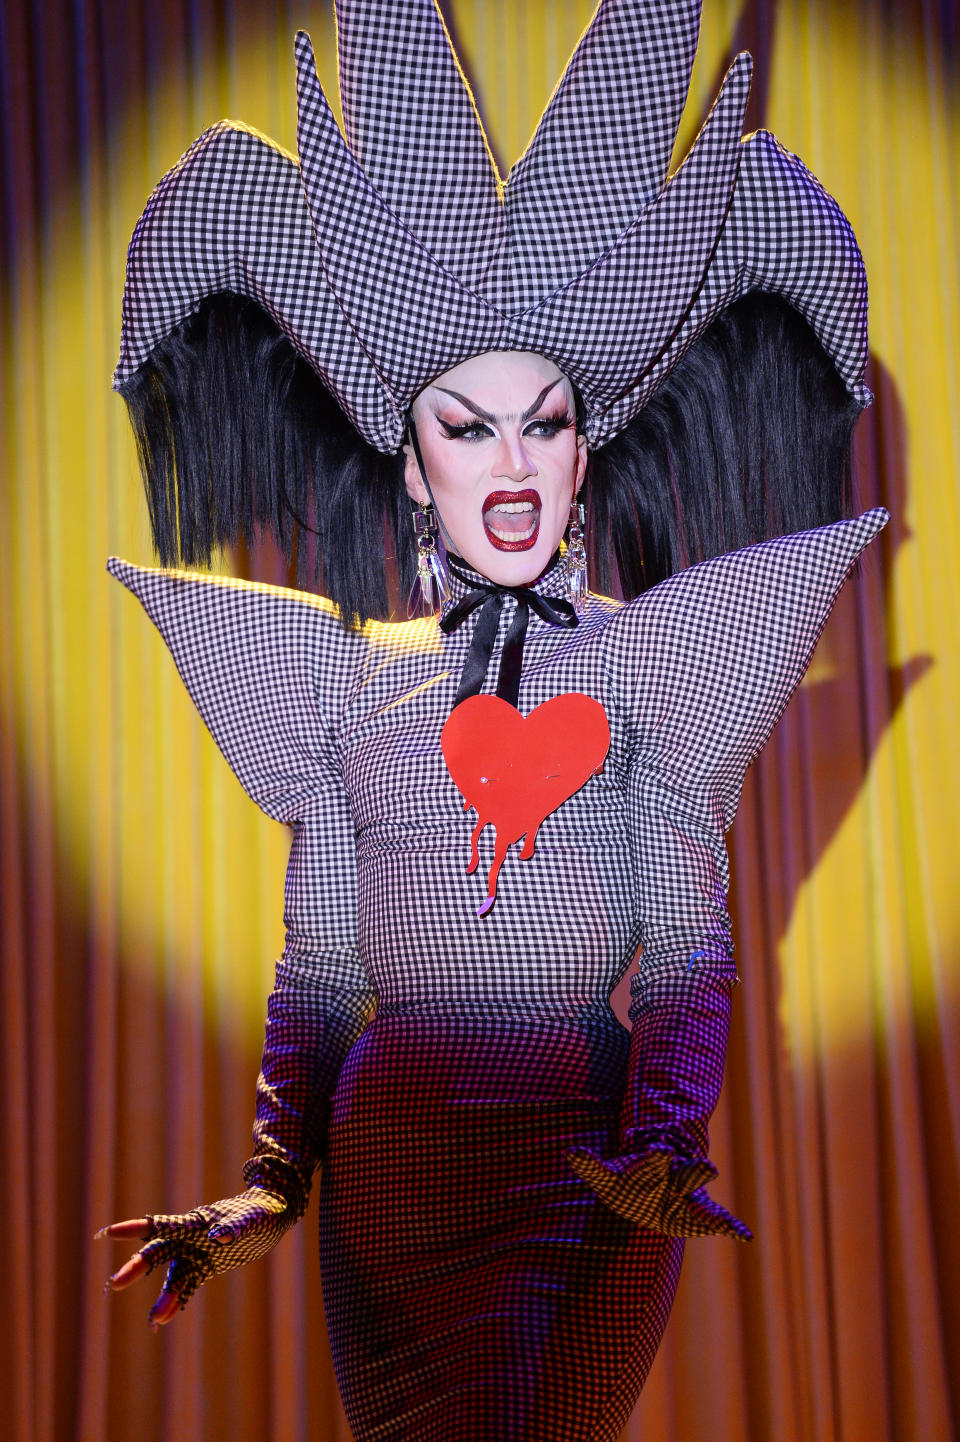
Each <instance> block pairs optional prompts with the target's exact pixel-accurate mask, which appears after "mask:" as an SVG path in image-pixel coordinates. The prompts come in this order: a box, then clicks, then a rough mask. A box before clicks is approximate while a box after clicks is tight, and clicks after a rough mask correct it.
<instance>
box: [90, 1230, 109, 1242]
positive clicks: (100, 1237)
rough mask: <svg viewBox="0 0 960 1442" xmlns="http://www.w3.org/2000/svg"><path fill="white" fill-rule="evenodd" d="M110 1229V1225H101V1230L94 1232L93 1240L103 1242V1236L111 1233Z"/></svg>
mask: <svg viewBox="0 0 960 1442" xmlns="http://www.w3.org/2000/svg"><path fill="white" fill-rule="evenodd" d="M109 1231H110V1228H109V1227H101V1228H100V1230H99V1232H94V1234H93V1240H94V1241H95V1242H101V1241H103V1238H104V1237H105V1236H107V1234H108V1233H109Z"/></svg>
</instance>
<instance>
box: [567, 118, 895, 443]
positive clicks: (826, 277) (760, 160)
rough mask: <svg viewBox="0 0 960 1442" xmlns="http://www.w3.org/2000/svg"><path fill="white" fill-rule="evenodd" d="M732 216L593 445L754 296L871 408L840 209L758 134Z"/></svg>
mask: <svg viewBox="0 0 960 1442" xmlns="http://www.w3.org/2000/svg"><path fill="white" fill-rule="evenodd" d="M740 151H741V155H740V170H739V174H738V177H737V188H736V190H735V192H734V197H733V202H732V204H731V206H730V213H729V215H728V216H727V219H726V223H725V224H724V227H723V231H722V233H721V235H720V240H719V242H718V244H717V249H716V253H715V255H714V257H713V260H712V261H711V264H710V268H709V270H708V272H707V276H706V279H705V281H704V284H703V286H702V287H701V289H700V291H699V293H698V295H697V298H696V300H695V302H694V304H693V307H692V309H691V311H690V314H689V315H688V316H687V318H686V319H685V320H684V322H683V325H682V326H681V328H680V330H679V331H678V332H677V334H676V335H675V336H674V337H673V339H672V340H671V342H670V344H669V345H668V346H667V349H666V350H665V351H664V353H663V355H662V356H661V357H660V359H659V360H658V361H657V363H656V365H654V366H652V367H651V368H650V369H649V370H648V371H647V373H646V374H645V375H644V377H643V380H642V381H641V382H640V384H639V385H637V386H634V387H632V388H631V389H630V390H628V391H627V392H625V393H624V394H623V395H621V396H619V397H617V399H616V400H615V401H614V403H613V404H612V405H611V406H609V407H608V408H607V409H606V410H599V411H596V412H594V413H593V414H592V415H591V417H590V419H589V422H588V439H589V440H590V443H591V445H592V446H601V445H603V444H604V442H605V441H607V440H609V439H610V438H611V437H613V436H615V435H616V434H617V433H618V431H620V430H621V429H622V428H623V427H624V426H625V425H626V424H627V423H628V421H630V420H631V419H632V417H633V416H635V415H636V414H637V412H638V411H639V410H640V408H641V407H642V406H644V405H645V404H646V402H647V401H648V400H649V399H650V397H651V396H652V395H653V393H654V391H655V390H656V389H657V387H658V386H659V384H660V382H661V381H662V380H663V379H664V378H665V376H666V375H667V374H668V373H669V372H670V371H671V370H672V369H673V367H674V366H675V365H676V363H677V361H678V360H679V359H680V357H681V356H682V355H683V354H684V352H685V351H687V350H688V349H689V348H690V346H691V345H693V343H694V341H695V340H696V339H697V337H698V336H699V335H700V334H701V333H702V331H704V330H705V329H706V327H707V326H708V325H710V323H711V321H713V320H715V319H716V317H717V316H718V315H719V314H720V312H721V311H722V310H724V309H725V308H726V307H727V306H728V305H730V304H732V302H733V301H735V300H739V298H740V297H741V296H742V295H746V294H747V292H748V291H751V290H762V291H766V292H770V293H773V294H778V295H782V296H783V297H784V299H786V300H788V301H789V302H790V304H791V305H793V306H795V307H796V309H797V310H798V311H799V312H800V314H801V315H803V316H804V318H805V319H806V320H807V321H808V323H809V324H810V325H811V327H812V328H813V330H814V332H815V333H816V335H817V337H818V339H819V341H820V343H821V345H822V346H823V348H824V349H825V350H826V352H827V354H828V355H829V356H830V357H831V359H832V360H833V362H834V364H835V365H836V367H837V370H838V372H839V374H840V377H841V379H842V380H843V382H844V384H845V385H846V387H847V389H848V391H849V392H850V394H851V395H852V396H853V397H854V399H855V400H857V401H858V402H859V403H860V405H861V406H867V405H869V404H870V401H871V399H872V396H871V393H870V391H869V389H868V388H867V386H865V385H864V383H863V372H864V367H865V366H866V363H867V357H868V345H867V289H866V280H865V276H864V265H863V257H862V256H861V254H860V248H859V246H858V245H857V239H856V236H855V235H854V233H853V228H852V226H851V225H850V222H849V221H848V220H847V218H846V216H845V215H844V213H843V211H842V210H841V209H840V206H839V205H838V204H837V202H836V201H835V200H834V199H833V197H832V196H831V195H829V194H828V193H827V191H825V190H824V188H823V186H822V185H821V184H820V182H819V181H818V180H817V178H816V176H814V175H812V174H811V173H810V171H809V170H808V169H807V167H806V166H805V165H804V163H803V161H802V160H800V159H799V157H798V156H796V155H792V154H791V153H790V151H788V150H785V149H784V147H783V146H782V145H781V144H780V142H779V141H778V140H777V138H776V136H775V135H771V133H770V131H768V130H758V131H756V132H755V133H754V134H753V135H750V136H747V138H746V139H745V140H744V141H743V142H742V144H741V147H740Z"/></svg>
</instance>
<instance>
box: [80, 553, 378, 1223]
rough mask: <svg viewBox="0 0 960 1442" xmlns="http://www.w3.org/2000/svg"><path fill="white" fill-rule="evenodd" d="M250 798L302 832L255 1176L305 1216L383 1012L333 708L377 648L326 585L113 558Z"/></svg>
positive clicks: (274, 1000) (260, 1109)
mask: <svg viewBox="0 0 960 1442" xmlns="http://www.w3.org/2000/svg"><path fill="white" fill-rule="evenodd" d="M109 570H110V571H111V573H112V574H113V575H114V576H116V577H117V578H118V579H119V580H121V581H122V582H123V584H124V585H125V586H127V588H128V589H129V590H131V591H132V592H133V593H134V594H135V595H136V596H137V597H138V599H139V600H140V601H141V602H142V604H143V606H144V609H145V610H146V611H147V614H148V615H149V616H150V618H151V620H152V621H153V622H154V624H155V625H156V626H157V628H158V630H159V631H160V633H161V635H162V636H163V639H164V641H165V642H166V644H167V646H168V647H169V649H170V652H171V654H172V656H173V659H174V661H175V663H176V665H177V669H178V670H179V672H180V675H181V677H182V678H183V681H184V684H185V685H186V687H187V690H188V691H189V693H190V695H191V697H192V698H193V701H194V703H195V704H196V706H197V709H198V711H199V712H200V715H201V717H202V718H203V721H204V723H205V724H206V726H207V728H208V730H209V731H210V733H211V735H212V736H213V739H214V740H215V742H216V743H217V745H218V747H219V748H220V750H221V751H222V752H223V754H224V756H225V758H226V760H227V761H228V763H229V764H230V766H231V768H232V770H233V771H234V772H235V774H236V775H237V777H238V779H239V780H240V782H241V784H242V785H243V787H244V789H245V790H246V791H247V793H248V795H250V796H251V797H252V799H253V800H254V801H255V802H256V803H257V805H258V806H259V807H260V808H261V810H263V811H264V812H266V814H267V815H268V816H271V817H273V818H274V819H275V820H278V821H282V822H284V823H286V824H287V825H290V826H292V828H293V842H292V845H291V850H290V860H289V864H288V868H287V880H286V892H285V909H284V920H285V923H286V945H285V948H284V953H283V957H282V958H281V960H280V961H279V962H278V963H277V969H276V979H275V986H274V989H273V992H272V994H271V996H270V999H269V1003H268V1009H267V1026H266V1038H265V1042H264V1049H263V1057H262V1062H261V1071H260V1076H259V1078H258V1082H257V1107H256V1122H255V1126H254V1155H253V1156H252V1157H251V1158H250V1160H249V1161H248V1162H247V1163H246V1166H245V1168H244V1177H245V1180H246V1182H247V1184H248V1186H254V1185H255V1186H262V1187H264V1188H265V1189H267V1190H272V1191H275V1192H279V1194H280V1195H282V1196H283V1197H284V1198H285V1200H286V1201H287V1203H288V1205H289V1207H290V1208H291V1209H292V1211H293V1212H294V1213H295V1215H296V1216H299V1215H301V1214H302V1212H303V1210H304V1208H305V1206H306V1202H307V1196H308V1193H309V1189H310V1181H311V1178H312V1175H313V1172H314V1169H315V1166H316V1164H317V1162H318V1160H319V1158H320V1156H321V1153H322V1149H323V1142H324V1135H325V1130H326V1125H327V1119H328V1115H329V1109H330V1100H331V1097H332V1094H333V1090H334V1088H335V1086H336V1081H337V1076H338V1074H339V1071H340V1067H341V1065H342V1063H343V1059H344V1057H345V1055H346V1053H347V1051H348V1050H349V1048H350V1046H351V1045H352V1044H353V1042H354V1041H355V1040H356V1039H357V1037H358V1036H359V1035H360V1033H361V1032H362V1030H363V1028H364V1026H365V1025H366V1022H367V1020H368V1018H369V1016H370V1014H371V1011H372V1007H373V1002H374V993H373V989H372V987H371V986H370V983H369V980H368V978H367V976H366V974H365V972H364V968H363V966H362V964H361V960H360V956H359V951H358V947H357V875H356V851H355V838H354V826H353V819H352V815H351V810H350V803H349V798H348V795H347V792H346V788H345V785H344V781H343V775H342V768H341V765H340V760H339V756H338V752H337V744H336V727H335V724H334V718H335V717H336V715H337V714H338V712H339V710H340V708H341V707H342V705H343V704H344V697H345V695H346V692H347V690H348V688H349V684H350V677H351V675H352V673H353V668H354V667H355V665H356V664H357V661H358V658H359V657H360V655H361V654H362V648H363V645H364V642H363V638H362V636H359V635H357V634H356V633H349V632H346V631H344V630H343V628H342V627H341V626H340V625H339V623H338V622H337V620H336V618H335V617H334V616H333V614H332V611H331V608H330V607H329V606H328V605H327V604H326V603H325V602H322V601H319V600H317V599H316V598H313V597H307V596H303V595H302V594H300V593H299V592H295V591H286V590H281V589H278V588H276V587H271V586H258V585H250V584H247V583H244V582H238V581H233V580H227V579H222V578H218V577H209V576H200V575H195V574H191V573H184V572H165V571H157V570H144V569H141V568H139V567H134V566H130V565H129V564H127V563H126V562H122V561H116V560H112V561H111V562H110V564H109Z"/></svg>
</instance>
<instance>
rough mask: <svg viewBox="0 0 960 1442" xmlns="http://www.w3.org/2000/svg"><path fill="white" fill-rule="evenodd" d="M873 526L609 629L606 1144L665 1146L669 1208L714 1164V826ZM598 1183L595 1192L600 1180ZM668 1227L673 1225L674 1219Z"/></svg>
mask: <svg viewBox="0 0 960 1442" xmlns="http://www.w3.org/2000/svg"><path fill="white" fill-rule="evenodd" d="M886 520H887V515H886V512H884V511H880V510H877V511H871V512H868V513H866V514H865V515H864V516H861V517H860V518H859V519H858V520H856V521H848V522H839V523H837V524H835V525H832V526H825V527H822V528H820V529H819V530H815V531H809V532H804V533H802V534H799V535H796V536H785V537H781V538H779V539H777V540H775V541H769V542H765V543H763V544H761V545H758V546H752V547H748V548H746V549H745V550H743V551H738V552H734V553H732V554H730V555H727V556H720V557H717V558H715V559H714V560H711V561H707V562H704V563H703V564H702V565H699V566H695V567H692V568H691V569H690V570H688V571H684V572H681V573H679V574H678V575H676V576H674V577H671V578H670V580H668V581H666V582H664V583H663V584H662V585H660V586H657V587H655V588H654V589H653V590H651V591H650V592H648V593H646V595H644V596H643V597H641V598H640V599H639V600H638V601H637V602H634V603H632V605H630V606H628V607H625V608H624V612H623V613H622V616H621V617H619V618H618V619H617V621H616V622H615V623H614V626H612V627H611V628H610V631H611V636H610V644H609V646H608V655H607V662H608V676H609V680H610V689H611V694H612V698H613V702H614V707H615V712H616V717H615V720H616V725H617V726H618V728H620V735H621V737H622V741H621V747H622V756H623V761H622V765H623V768H624V785H625V790H626V796H627V809H628V816H629V824H630V840H631V847H632V853H633V864H634V875H635V887H636V905H637V924H638V934H639V938H640V941H641V945H642V954H641V958H640V963H639V967H638V970H637V973H636V975H635V976H634V978H633V980H632V984H631V990H632V1001H631V1006H630V1016H631V1019H632V1021H633V1031H632V1034H631V1039H630V1055H629V1064H628V1074H627V1088H626V1093H625V1096H624V1102H623V1110H622V1114H621V1128H620V1148H621V1155H622V1157H623V1158H629V1157H631V1156H632V1157H641V1156H644V1154H646V1153H649V1152H650V1151H651V1150H652V1149H662V1150H663V1151H664V1152H666V1153H668V1154H669V1156H670V1157H671V1162H670V1170H669V1171H667V1170H665V1171H663V1172H662V1175H661V1181H662V1182H663V1185H664V1186H665V1187H666V1188H667V1190H668V1191H669V1189H670V1187H671V1186H675V1187H676V1190H677V1192H678V1194H679V1193H683V1198H682V1200H683V1201H684V1203H686V1202H687V1201H688V1200H689V1196H690V1193H691V1189H692V1187H693V1186H694V1184H695V1185H696V1186H699V1185H701V1184H702V1182H703V1180H705V1179H706V1178H708V1177H709V1176H710V1175H712V1174H713V1170H714V1169H713V1168H712V1166H710V1164H709V1163H708V1162H707V1141H708V1137H707V1123H708V1121H709V1118H710V1115H711V1113H712V1112H713V1109H714V1107H715V1106H716V1103H717V1099H718V1097H719V1094H720V1087H721V1082H722V1078H723V1063H724V1056H725V1052H726V1044H727V1035H728V1031H729V1023H730V1009H731V992H732V990H733V988H734V986H735V985H736V983H737V973H736V968H735V966H734V961H733V942H732V938H731V928H730V919H729V915H728V912H727V905H726V895H727V889H728V885H729V870H728V862H727V854H726V847H725V844H724V833H725V832H726V831H727V830H728V829H729V827H730V826H731V825H732V824H733V820H734V817H735V815H736V810H737V805H738V802H739V798H740V792H741V789H742V785H743V778H744V775H745V773H746V770H747V767H748V766H749V765H750V763H751V761H753V759H754V758H755V757H756V756H757V755H758V753H759V752H760V751H761V750H762V748H763V746H764V745H765V744H766V741H767V739H768V738H769V735H770V733H771V731H772V730H773V727H774V726H775V724H776V722H777V721H778V720H779V718H780V716H781V715H782V713H783V710H784V708H785V706H786V704H787V702H788V701H789V699H790V697H791V695H792V694H793V692H794V690H795V689H796V687H797V686H798V685H799V683H800V680H801V679H802V677H803V675H804V672H805V671H806V669H807V666H808V665H809V662H810V658H811V656H812V654H813V651H814V648H815V646H816V643H817V640H818V639H819V636H820V634H821V632H822V630H823V627H824V625H825V624H826V620H827V617H828V616H829V614H830V611H831V609H832V607H833V604H834V601H835V599H836V597H837V594H838V593H839V591H840V588H841V587H842V585H843V582H844V580H845V579H846V576H847V575H848V574H849V572H850V570H851V568H852V567H853V565H854V563H855V561H856V559H857V557H858V556H859V554H860V552H861V551H862V550H863V549H864V547H865V546H866V545H867V544H868V543H869V542H870V541H871V540H872V539H873V537H874V536H875V535H876V534H877V533H878V532H879V530H880V529H881V528H882V527H883V525H884V524H885V523H886ZM615 1165H618V1166H619V1167H620V1168H621V1170H620V1171H619V1172H618V1174H617V1176H616V1178H615V1182H616V1189H615V1190H614V1191H611V1192H610V1194H609V1195H610V1197H612V1198H613V1199H614V1200H613V1201H612V1202H611V1204H612V1205H615V1209H618V1210H623V1211H624V1214H625V1215H628V1214H630V1215H633V1216H635V1217H637V1218H641V1217H645V1216H647V1215H650V1214H651V1213H650V1210H649V1208H648V1206H647V1203H648V1200H649V1198H648V1192H649V1186H648V1183H649V1167H646V1168H645V1167H644V1166H643V1165H641V1166H640V1167H639V1168H638V1167H636V1166H634V1170H633V1172H632V1173H631V1172H630V1171H629V1167H628V1166H627V1168H626V1169H625V1164H624V1163H623V1162H621V1163H618V1164H615ZM608 1172H609V1169H608ZM595 1175H596V1176H597V1177H598V1178H599V1179H600V1181H601V1182H602V1183H603V1184H604V1185H607V1186H609V1185H610V1177H609V1175H601V1173H600V1172H595ZM631 1176H632V1177H633V1178H634V1179H635V1178H636V1177H640V1178H641V1180H642V1183H643V1189H644V1194H643V1198H642V1205H641V1203H640V1202H637V1199H636V1198H634V1197H632V1196H631V1195H630V1178H631ZM598 1189H599V1188H598ZM694 1195H695V1196H699V1197H701V1198H702V1197H703V1194H702V1193H694ZM705 1205H712V1204H709V1199H705V1200H704V1201H703V1202H699V1203H697V1206H698V1207H699V1209H700V1210H699V1214H698V1216H697V1218H695V1219H694V1224H693V1225H692V1226H691V1227H690V1229H689V1230H691V1231H696V1230H716V1229H718V1228H716V1227H714V1226H712V1225H706V1224H704V1225H700V1223H702V1222H703V1209H704V1206H705ZM715 1210H716V1212H717V1213H718V1214H719V1213H722V1209H720V1208H716V1209H715ZM722 1215H723V1217H724V1218H727V1214H726V1213H722ZM727 1220H729V1221H733V1220H734V1219H727ZM672 1224H675V1225H676V1229H677V1230H681V1231H682V1230H684V1229H685V1228H684V1225H683V1218H682V1217H680V1218H679V1221H678V1217H677V1213H676V1212H674V1215H673V1217H672ZM737 1227H739V1228H740V1229H741V1230H740V1231H738V1232H737V1234H738V1235H743V1234H744V1230H745V1229H742V1224H736V1227H728V1226H727V1225H726V1222H725V1223H724V1225H723V1228H722V1229H725V1230H734V1231H736V1229H737Z"/></svg>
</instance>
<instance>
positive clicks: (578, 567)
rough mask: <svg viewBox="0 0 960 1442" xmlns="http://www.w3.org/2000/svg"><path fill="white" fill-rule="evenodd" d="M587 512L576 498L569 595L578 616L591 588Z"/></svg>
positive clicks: (570, 542) (572, 513) (571, 530)
mask: <svg viewBox="0 0 960 1442" xmlns="http://www.w3.org/2000/svg"><path fill="white" fill-rule="evenodd" d="M585 518H586V511H585V509H584V507H583V506H582V505H581V503H580V502H579V501H578V500H577V499H576V497H574V499H573V501H572V502H571V505H570V520H569V523H568V525H569V529H568V531H567V555H566V562H567V593H568V595H569V597H570V601H571V603H572V605H573V609H574V610H575V611H576V613H577V615H578V616H582V615H583V610H584V607H585V605H586V603H587V597H588V596H589V595H590V587H589V585H588V584H587V552H586V548H585V546H584V544H583V530H584V523H585Z"/></svg>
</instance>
